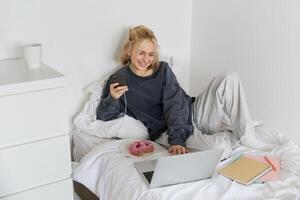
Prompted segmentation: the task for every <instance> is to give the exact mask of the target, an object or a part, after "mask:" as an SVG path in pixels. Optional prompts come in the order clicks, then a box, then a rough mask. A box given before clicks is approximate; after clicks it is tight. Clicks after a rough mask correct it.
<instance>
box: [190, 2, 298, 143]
mask: <svg viewBox="0 0 300 200" xmlns="http://www.w3.org/2000/svg"><path fill="white" fill-rule="evenodd" d="M299 10H300V1H298V0H288V1H286V0H243V1H240V0H227V1H219V0H194V1H193V19H192V50H191V52H192V54H191V69H190V75H191V79H190V90H191V92H192V93H193V94H198V93H199V92H200V91H201V90H202V89H203V88H204V87H205V86H206V84H207V83H208V81H209V80H210V79H211V78H212V77H213V76H214V75H216V74H217V73H220V72H222V71H236V72H238V73H239V75H240V78H241V80H242V82H243V85H244V88H245V91H246V96H247V99H248V103H249V107H250V111H251V113H252V117H253V118H254V119H256V120H261V121H263V122H264V123H266V124H268V125H269V126H271V127H274V128H276V129H277V130H278V131H279V132H281V133H283V134H286V135H288V136H289V137H291V138H292V139H293V140H294V141H295V142H296V143H297V144H298V145H300V132H299V127H298V124H299V112H300V103H299V102H300V89H299V86H300V78H299V76H300V68H299V66H300V56H299V52H300V20H299V19H300V12H299Z"/></svg>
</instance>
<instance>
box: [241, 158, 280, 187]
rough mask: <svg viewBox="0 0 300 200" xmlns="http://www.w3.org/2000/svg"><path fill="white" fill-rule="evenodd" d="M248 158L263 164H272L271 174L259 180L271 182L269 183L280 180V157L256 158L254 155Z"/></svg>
mask: <svg viewBox="0 0 300 200" xmlns="http://www.w3.org/2000/svg"><path fill="white" fill-rule="evenodd" d="M246 157H248V158H252V159H255V160H258V161H261V162H263V163H269V162H270V163H271V166H272V165H273V166H272V170H271V171H270V172H268V173H266V174H265V175H264V176H262V177H260V178H259V180H260V181H262V182H269V181H278V180H279V174H280V160H279V158H278V157H274V156H254V155H247V156H246ZM266 158H267V159H266ZM270 163H269V164H270Z"/></svg>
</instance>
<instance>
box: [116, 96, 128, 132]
mask: <svg viewBox="0 0 300 200" xmlns="http://www.w3.org/2000/svg"><path fill="white" fill-rule="evenodd" d="M124 101H125V109H124V115H123V119H122V121H121V123H120V126H119V128H118V129H117V134H116V135H119V131H120V129H121V127H122V126H123V123H124V121H125V116H126V113H127V99H126V92H124Z"/></svg>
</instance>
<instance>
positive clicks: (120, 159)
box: [73, 126, 300, 200]
mask: <svg viewBox="0 0 300 200" xmlns="http://www.w3.org/2000/svg"><path fill="white" fill-rule="evenodd" d="M257 132H258V133H259V134H260V136H261V139H262V140H264V141H265V142H268V143H269V144H274V149H273V150H271V151H267V152H263V151H257V150H253V149H249V148H246V147H243V146H238V147H237V148H236V149H234V151H233V152H232V154H231V156H236V155H238V154H240V153H244V154H246V153H251V154H267V155H270V156H271V155H272V156H277V157H279V158H280V160H281V161H280V164H281V169H280V181H275V182H268V183H265V184H252V185H250V186H243V185H240V184H238V183H236V182H232V181H230V180H229V179H227V178H225V177H222V176H219V175H217V174H215V175H214V176H213V178H211V179H206V180H201V181H197V182H191V183H184V184H178V185H173V186H167V187H161V188H155V189H148V188H147V187H146V185H145V184H144V182H143V181H142V179H141V178H140V176H139V174H138V173H137V171H136V170H135V168H134V167H133V162H135V161H138V160H141V158H133V157H128V156H126V155H125V154H124V153H123V152H122V148H120V147H121V146H122V145H124V143H126V142H128V140H127V139H122V140H114V141H111V142H106V143H104V144H100V145H97V146H96V147H95V148H94V149H93V150H92V151H91V152H89V153H88V154H86V155H85V156H84V157H83V158H82V159H81V161H80V163H79V165H78V166H77V167H76V168H75V169H74V172H73V178H74V180H76V181H77V182H80V183H82V184H84V185H85V186H86V187H87V188H89V189H90V190H91V191H92V192H94V193H95V194H96V195H97V196H99V197H100V198H101V200H193V199H195V200H196V199H205V200H215V199H221V200H235V199H236V200H248V199H249V200H250V199H251V200H260V199H284V200H296V199H298V200H300V152H299V149H298V147H297V146H296V145H295V144H294V143H293V142H292V141H291V140H290V139H288V138H287V137H285V136H282V135H279V134H277V133H276V132H275V131H274V130H272V129H269V128H266V127H264V126H259V127H257ZM166 154H167V153H166V151H162V152H159V153H157V154H155V155H152V156H151V157H146V159H152V158H156V157H160V156H164V155H166ZM143 159H145V158H143Z"/></svg>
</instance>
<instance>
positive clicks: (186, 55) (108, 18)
mask: <svg viewBox="0 0 300 200" xmlns="http://www.w3.org/2000/svg"><path fill="white" fill-rule="evenodd" d="M191 10H192V0H188V1H181V0H164V1H161V0H152V1H145V0H126V1H124V0H109V1H99V0H84V1H82V0H26V1H20V0H1V1H0V59H5V58H11V57H17V56H18V53H17V46H18V44H19V43H20V42H26V41H36V42H41V43H42V44H43V62H44V63H46V64H48V65H50V66H52V67H54V68H55V69H57V70H58V71H60V72H62V73H63V74H65V75H66V76H67V78H68V80H69V83H70V100H71V101H70V102H71V103H70V109H71V111H70V117H71V116H73V115H74V114H75V113H76V112H77V111H78V109H79V107H80V105H81V103H82V98H83V93H82V89H83V88H84V87H85V86H87V84H89V83H90V82H91V81H93V80H95V79H98V78H100V77H102V76H104V75H106V74H107V73H109V72H111V71H112V70H114V69H115V67H116V66H117V65H118V60H117V58H118V55H119V53H120V47H121V45H122V40H123V39H124V38H125V36H126V34H127V30H128V27H129V26H136V25H140V24H144V25H146V26H148V27H150V28H151V29H152V30H153V31H154V32H155V33H156V36H157V38H158V42H159V44H160V47H161V48H160V49H161V52H162V54H164V55H167V56H173V57H174V62H175V64H176V68H175V69H174V70H175V72H176V73H177V75H178V78H179V79H180V82H181V83H182V84H183V86H184V88H185V89H188V83H189V81H188V80H189V65H190V49H191V48H190V41H191V17H192V14H191ZM45 106H46V105H45Z"/></svg>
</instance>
